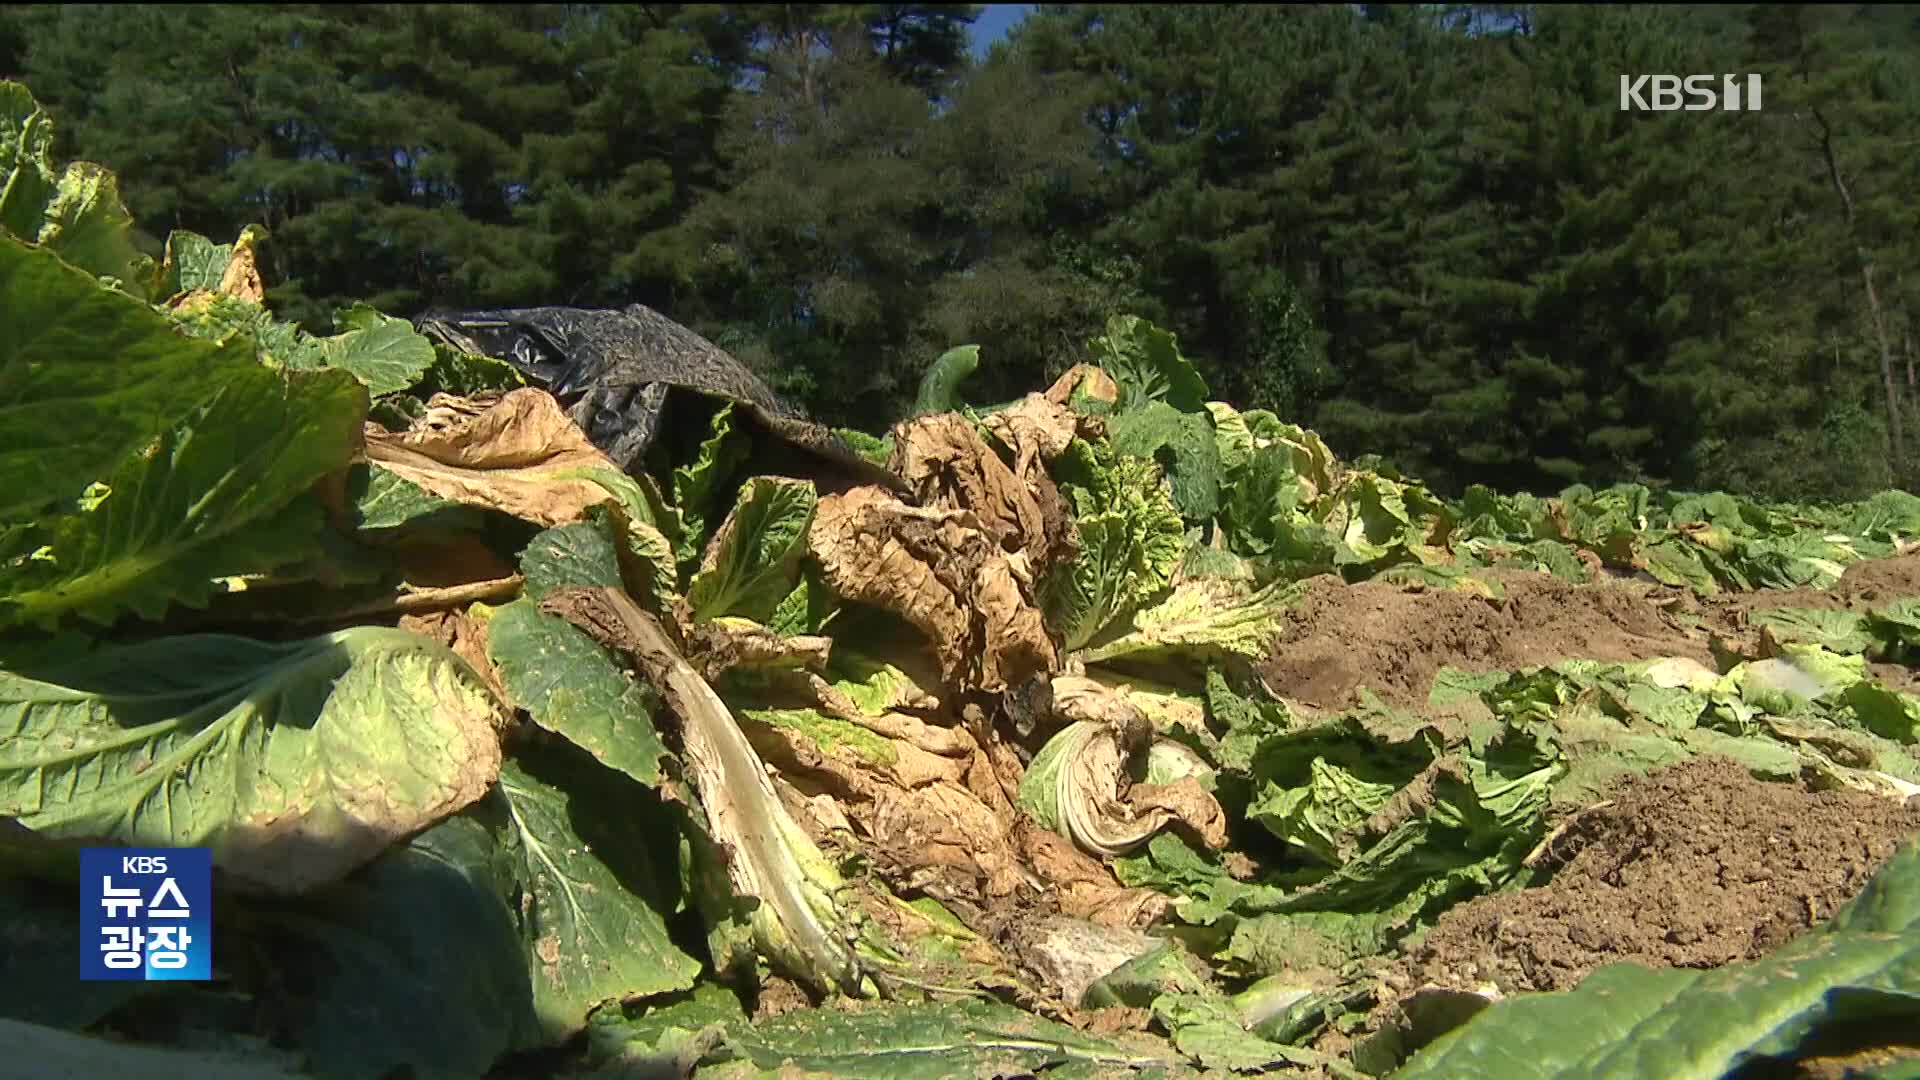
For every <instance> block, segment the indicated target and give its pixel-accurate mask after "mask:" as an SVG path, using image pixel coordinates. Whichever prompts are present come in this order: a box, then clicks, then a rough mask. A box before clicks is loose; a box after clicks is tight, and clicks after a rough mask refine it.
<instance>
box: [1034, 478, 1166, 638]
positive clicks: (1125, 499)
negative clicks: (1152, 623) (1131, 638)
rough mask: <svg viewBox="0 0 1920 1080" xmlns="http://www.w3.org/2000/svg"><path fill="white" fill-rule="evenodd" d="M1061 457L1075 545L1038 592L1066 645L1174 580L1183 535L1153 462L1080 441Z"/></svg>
mask: <svg viewBox="0 0 1920 1080" xmlns="http://www.w3.org/2000/svg"><path fill="white" fill-rule="evenodd" d="M1063 460H1070V461H1071V466H1070V467H1069V468H1066V469H1063V472H1069V473H1071V474H1072V479H1069V480H1067V481H1066V482H1065V483H1063V489H1064V490H1065V492H1066V493H1067V494H1068V496H1069V497H1070V498H1071V499H1072V501H1073V505H1074V514H1075V517H1074V531H1075V534H1076V536H1077V539H1078V549H1077V551H1076V552H1075V554H1074V557H1073V559H1072V561H1071V562H1068V563H1065V564H1062V565H1060V566H1057V567H1055V568H1054V570H1053V572H1052V573H1051V574H1049V575H1048V577H1047V579H1046V582H1045V585H1044V587H1043V595H1044V596H1045V598H1046V608H1047V616H1048V622H1049V623H1050V624H1051V625H1052V626H1053V628H1054V629H1055V631H1056V632H1057V633H1058V634H1059V635H1060V637H1061V640H1062V642H1063V643H1064V645H1065V646H1066V648H1067V649H1068V650H1069V651H1071V650H1077V649H1080V648H1083V647H1084V646H1086V644H1087V643H1088V642H1090V641H1092V640H1093V639H1094V638H1095V636H1096V635H1098V634H1099V633H1100V632H1101V631H1103V630H1105V629H1107V628H1108V627H1109V626H1111V625H1113V623H1114V622H1115V621H1116V620H1117V619H1119V618H1120V617H1121V616H1123V615H1126V614H1128V613H1129V612H1131V611H1133V610H1134V609H1135V608H1137V607H1139V606H1140V605H1142V604H1144V603H1147V602H1148V601H1150V600H1151V599H1153V598H1154V596H1156V595H1157V594H1158V593H1159V592H1160V591H1161V590H1162V589H1165V588H1166V587H1167V586H1168V585H1169V584H1170V583H1171V582H1172V580H1173V572H1174V570H1175V568H1176V567H1177V566H1179V564H1180V561H1181V557H1182V555H1183V553H1184V549H1185V535H1186V534H1185V529H1184V527H1183V525H1182V523H1181V521H1180V513H1179V511H1178V510H1177V509H1175V508H1174V505H1173V501H1172V497H1171V496H1170V494H1169V493H1168V491H1167V488H1166V486H1165V484H1164V483H1163V482H1162V480H1161V478H1160V470H1159V467H1158V466H1156V465H1155V464H1154V463H1153V462H1151V461H1147V460H1145V459H1142V458H1130V457H1119V456H1117V455H1115V454H1113V453H1112V452H1111V450H1110V449H1107V448H1104V447H1101V446H1097V445H1096V444H1091V443H1087V442H1085V441H1078V442H1075V443H1074V450H1073V451H1072V452H1070V454H1069V459H1063Z"/></svg>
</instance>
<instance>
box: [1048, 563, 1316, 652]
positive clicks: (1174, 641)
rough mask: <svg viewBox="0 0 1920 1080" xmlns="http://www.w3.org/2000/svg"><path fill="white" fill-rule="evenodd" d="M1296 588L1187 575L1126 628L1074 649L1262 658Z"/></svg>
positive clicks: (1281, 628) (1282, 627) (1277, 632)
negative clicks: (1084, 647)
mask: <svg viewBox="0 0 1920 1080" xmlns="http://www.w3.org/2000/svg"><path fill="white" fill-rule="evenodd" d="M1299 592H1300V589H1299V587H1298V586H1295V585H1289V584H1287V583H1284V582H1278V581H1276V582H1274V583H1272V584H1270V585H1268V586H1266V587H1265V588H1262V589H1258V590H1256V589H1253V588H1251V587H1250V586H1248V585H1247V584H1245V583H1243V582H1236V581H1229V580H1226V579H1223V578H1188V579H1187V580H1185V581H1182V582H1180V583H1179V584H1178V585H1176V586H1174V589H1173V592H1171V593H1170V594H1168V595H1167V597H1166V599H1164V600H1162V601H1160V602H1159V603H1158V604H1155V605H1153V606H1152V607H1149V608H1145V609H1142V610H1139V611H1136V612H1134V613H1133V619H1132V625H1131V627H1129V628H1128V629H1127V632H1126V633H1124V634H1121V635H1120V636H1119V637H1114V638H1109V639H1107V640H1104V641H1102V642H1100V643H1099V644H1097V645H1095V646H1093V647H1091V648H1088V649H1083V650H1081V652H1080V653H1079V654H1078V655H1079V656H1080V658H1081V659H1082V660H1084V661H1086V662H1087V663H1090V664H1091V663H1098V662H1100V661H1103V660H1114V659H1118V658H1121V657H1156V658H1158V657H1165V656H1168V655H1170V654H1177V655H1179V656H1181V657H1183V658H1190V659H1194V660H1200V661H1206V660H1209V659H1216V658H1218V657H1221V656H1226V655H1231V656H1243V657H1247V658H1249V659H1264V658H1265V657H1266V655H1267V654H1268V653H1269V652H1270V651H1271V649H1272V647H1273V641H1274V639H1275V638H1277V637H1279V636H1280V634H1281V633H1282V632H1283V631H1284V630H1285V628H1286V627H1285V625H1284V618H1285V615H1286V612H1287V609H1288V607H1289V606H1290V605H1291V602H1292V601H1293V600H1294V599H1295V598H1296V597H1297V596H1298V595H1299Z"/></svg>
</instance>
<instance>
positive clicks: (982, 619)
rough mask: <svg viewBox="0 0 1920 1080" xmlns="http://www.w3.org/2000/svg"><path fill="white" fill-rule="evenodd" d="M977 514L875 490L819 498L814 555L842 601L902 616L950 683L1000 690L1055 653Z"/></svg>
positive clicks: (811, 538)
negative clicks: (927, 644)
mask: <svg viewBox="0 0 1920 1080" xmlns="http://www.w3.org/2000/svg"><path fill="white" fill-rule="evenodd" d="M976 523H977V519H976V518H974V517H973V516H972V515H971V514H970V513H967V512H963V511H952V510H937V509H923V508H920V507H913V506H908V505H906V504H905V503H902V502H900V501H899V500H898V499H896V498H894V497H892V496H891V495H889V494H888V493H887V492H885V491H883V490H881V489H879V488H875V487H860V488H855V489H853V490H851V491H848V492H846V493H844V494H839V495H830V496H828V497H826V498H824V499H821V500H820V506H819V509H818V511H817V512H816V513H815V515H814V520H813V526H812V529H811V530H810V532H809V533H808V551H809V553H810V554H811V555H812V556H813V558H814V559H815V560H817V561H818V562H819V564H820V566H821V568H822V570H823V572H824V575H825V579H826V583H827V584H828V585H829V586H830V587H831V588H832V589H833V591H834V592H836V593H838V594H839V595H840V596H842V597H844V598H846V599H849V600H857V601H860V602H863V603H867V604H872V605H874V606H876V607H880V608H884V609H886V610H889V611H892V612H894V613H895V614H898V615H900V616H901V617H902V618H904V619H906V620H907V621H908V622H909V623H911V624H913V625H914V626H915V627H917V628H919V630H920V631H921V632H922V633H924V634H926V636H927V638H928V639H929V640H930V641H931V642H932V643H933V646H934V652H935V655H936V657H937V658H938V660H939V663H940V668H941V673H942V677H943V679H944V681H945V682H946V683H947V684H948V685H949V686H952V687H977V688H980V689H984V690H1002V689H1005V688H1006V687H1007V686H1009V685H1013V684H1016V683H1018V682H1021V681H1023V680H1024V679H1025V678H1026V677H1028V676H1029V675H1032V674H1035V673H1038V672H1043V671H1048V670H1051V669H1052V667H1053V663H1054V651H1053V645H1052V642H1051V640H1050V639H1049V638H1048V637H1047V633H1046V628H1045V625H1044V624H1043V622H1042V620H1041V616H1040V612H1039V611H1038V610H1037V609H1036V608H1035V607H1034V606H1033V605H1032V603H1031V602H1030V601H1029V600H1028V598H1027V594H1026V592H1025V590H1024V589H1023V588H1022V584H1021V582H1020V580H1019V579H1018V577H1017V576H1016V575H1017V572H1016V568H1015V567H1014V566H1013V565H1012V564H1011V563H1010V562H1009V560H1008V557H1007V555H1006V554H1005V553H1004V552H1003V551H1001V550H1000V549H999V548H998V546H997V545H995V544H994V543H993V541H992V540H991V539H990V538H989V537H988V536H987V535H986V534H985V533H984V532H983V531H982V530H981V529H980V528H979V527H978V526H977V524H976Z"/></svg>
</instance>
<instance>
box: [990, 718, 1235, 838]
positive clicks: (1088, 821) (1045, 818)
mask: <svg viewBox="0 0 1920 1080" xmlns="http://www.w3.org/2000/svg"><path fill="white" fill-rule="evenodd" d="M1139 726H1141V727H1144V726H1145V717H1144V716H1142V717H1139ZM1150 731H1151V728H1147V729H1146V732H1147V733H1150ZM1143 737H1150V734H1146V733H1142V732H1139V731H1137V730H1136V732H1135V733H1134V734H1133V735H1131V737H1129V736H1127V735H1125V734H1123V732H1122V730H1120V729H1118V728H1117V727H1116V726H1115V725H1114V724H1112V723H1103V722H1101V721H1100V720H1078V721H1075V722H1074V723H1071V724H1069V725H1067V726H1066V727H1065V728H1062V729H1061V730H1060V731H1059V732H1058V733H1057V734H1055V735H1054V736H1053V737H1052V738H1051V739H1048V740H1047V744H1046V745H1045V746H1043V747H1042V748H1041V749H1040V752H1039V753H1038V754H1036V755H1034V759H1033V761H1032V763H1030V764H1029V765H1028V766H1027V772H1026V775H1025V776H1024V777H1023V778H1022V779H1021V782H1020V798H1019V804H1020V807H1021V809H1023V810H1026V811H1027V812H1028V813H1030V814H1032V815H1033V816H1034V819H1035V820H1036V821H1038V822H1040V824H1042V825H1044V826H1046V827H1047V828H1050V829H1053V830H1054V831H1056V832H1058V833H1060V834H1061V835H1062V836H1065V837H1068V838H1069V839H1071V840H1072V841H1073V842H1074V843H1075V844H1076V845H1078V846H1079V847H1080V848H1081V849H1083V850H1085V851H1087V852H1089V853H1091V854H1094V855H1097V856H1100V857H1102V858H1112V857H1114V856H1117V855H1124V854H1126V853H1127V852H1129V851H1131V850H1133V849H1134V848H1136V847H1139V846H1140V845H1141V844H1143V843H1145V842H1146V841H1147V840H1148V839H1150V838H1151V837H1152V836H1153V834H1154V833H1156V832H1159V831H1160V830H1161V829H1162V828H1164V827H1166V826H1167V825H1169V824H1171V823H1173V822H1176V821H1177V822H1180V823H1181V824H1183V825H1185V826H1187V827H1188V828H1189V829H1191V830H1192V831H1193V833H1194V834H1195V835H1197V836H1199V837H1200V838H1201V840H1202V842H1203V843H1205V844H1206V845H1207V846H1209V847H1214V848H1219V847H1224V846H1225V845H1226V842H1227V833H1226V813H1225V811H1223V810H1222V809H1221V808H1220V804H1219V803H1218V802H1216V801H1214V798H1213V796H1212V795H1211V794H1210V793H1209V792H1208V791H1207V789H1206V786H1205V785H1204V784H1203V783H1202V782H1201V781H1200V780H1199V779H1198V778H1197V777H1196V776H1194V775H1185V776H1181V777H1180V778H1179V779H1175V780H1172V781H1171V782H1169V783H1165V784H1154V783H1138V784H1128V783H1127V782H1126V781H1127V779H1128V777H1127V769H1126V766H1127V762H1128V759H1129V758H1130V757H1131V756H1132V752H1133V751H1134V750H1135V749H1136V746H1130V745H1129V742H1132V743H1135V744H1138V743H1140V742H1141V741H1142V740H1143ZM1173 745H1176V746H1177V745H1178V744H1173ZM1138 749H1141V750H1144V747H1138Z"/></svg>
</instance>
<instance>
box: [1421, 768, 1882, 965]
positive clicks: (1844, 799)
mask: <svg viewBox="0 0 1920 1080" xmlns="http://www.w3.org/2000/svg"><path fill="white" fill-rule="evenodd" d="M1915 833H1920V805H1911V804H1910V805H1909V806H1907V807H1905V808H1901V807H1899V806H1896V805H1894V804H1893V803H1891V802H1889V801H1887V800H1885V799H1881V798H1877V797H1874V796H1871V795H1867V794H1864V793H1862V792H1857V791H1824V792H1810V791H1808V790H1806V789H1805V788H1803V787H1801V786H1800V785H1798V784H1785V783H1769V782H1766V781H1761V780H1756V779H1754V778H1753V777H1752V776H1751V775H1750V774H1749V773H1748V772H1747V771H1746V770H1745V769H1743V768H1741V767H1740V766H1739V765H1736V764H1734V763H1733V762H1731V761H1727V760H1724V759H1696V760H1694V761H1690V762H1686V763H1684V764H1681V765H1677V766H1674V767H1673V768H1670V769H1666V770H1662V771H1660V772H1658V773H1654V774H1651V775H1649V776H1645V777H1639V778H1636V779H1634V780H1633V781H1630V782H1628V783H1627V784H1625V785H1623V786H1622V788H1621V789H1620V793H1619V795H1618V796H1617V798H1616V799H1615V800H1614V801H1613V802H1612V804H1611V805H1606V806H1603V807H1601V808H1598V809H1595V810H1592V811H1589V812H1587V813H1585V814H1582V815H1580V816H1579V817H1577V818H1575V819H1574V820H1573V821H1572V822H1571V823H1570V825H1569V827H1568V829H1567V830H1566V832H1564V833H1563V834H1562V835H1561V836H1559V837H1558V838H1557V839H1556V840H1555V841H1554V843H1553V846H1552V854H1553V856H1554V857H1556V858H1558V859H1561V860H1565V861H1564V864H1563V865H1562V866H1561V868H1560V869H1559V871H1558V872H1556V873H1555V875H1554V877H1553V879H1552V880H1551V881H1550V882H1549V883H1548V884H1546V885H1544V886H1541V887H1538V888H1533V889H1526V890H1522V891H1520V892H1514V893H1507V894H1503V895H1499V896H1489V897H1483V898H1481V899H1479V900H1474V901H1471V902H1469V903H1467V904H1464V905H1461V906H1460V907H1457V908H1454V909H1453V910H1452V911H1449V912H1447V913H1446V914H1445V915H1443V916H1442V917H1441V918H1440V920H1439V922H1438V923H1437V924H1436V925H1435V926H1434V928H1433V930H1432V931H1430V932H1429V933H1428V934H1427V935H1426V937H1425V938H1424V939H1423V940H1422V941H1421V942H1420V943H1419V944H1418V945H1417V946H1415V947H1414V949H1413V950H1412V953H1411V954H1410V955H1409V957H1408V958H1407V969H1408V974H1409V975H1410V976H1411V978H1412V983H1411V985H1414V986H1418V985H1421V984H1424V983H1437V984H1439V985H1443V986H1457V987H1471V986H1473V985H1475V984H1478V983H1481V982H1485V981H1490V982H1493V983H1494V984H1495V985H1497V986H1499V987H1500V989H1501V990H1502V991H1503V992H1507V993H1512V992H1515V991H1521V990H1560V989H1566V988H1568V987H1571V986H1573V985H1574V984H1575V983H1577V982H1579V981H1580V979H1581V978H1582V977H1584V976H1585V975H1586V974H1587V973H1588V972H1590V971H1592V970H1593V969H1595V968H1597V967H1600V966H1602V965H1605V964H1610V963H1613V962H1615V961H1620V960H1632V961H1636V962H1639V963H1642V964H1646V965H1649V966H1652V967H1689V968H1706V967H1718V966H1720V965H1723V964H1728V963H1734V962H1738V961H1744V960H1751V959H1754V958H1757V957H1760V956H1764V955H1766V954H1767V953H1770V952H1772V951H1773V950H1775V949H1777V948H1779V947H1780V946H1781V945H1783V944H1785V943H1786V942H1787V941H1789V940H1791V939H1792V938H1794V937H1795V936H1797V935H1798V934H1800V933H1801V932H1802V931H1804V930H1806V929H1808V928H1809V927H1811V926H1813V925H1814V924H1816V923H1818V922H1821V921H1824V920H1825V919H1827V918H1828V917H1830V916H1831V915H1832V914H1833V912H1834V909H1835V908H1837V907H1839V906H1840V905H1841V904H1843V903H1845V902H1846V901H1847V900H1848V899H1850V898H1851V897H1853V896H1854V894H1856V893H1858V892H1859V891H1860V889H1861V888H1862V887H1863V886H1865V885H1866V883H1867V881H1868V879H1869V878H1871V877H1872V876H1873V873H1874V871H1875V870H1877V869H1878V868H1879V866H1880V865H1881V864H1882V863H1883V862H1885V861H1886V859H1887V858H1888V857H1889V856H1890V855H1892V854H1893V852H1894V850H1895V849H1896V848H1897V847H1899V845H1900V844H1901V843H1902V842H1904V841H1905V840H1907V839H1908V838H1909V837H1911V836H1913V835H1914V834H1915Z"/></svg>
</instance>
